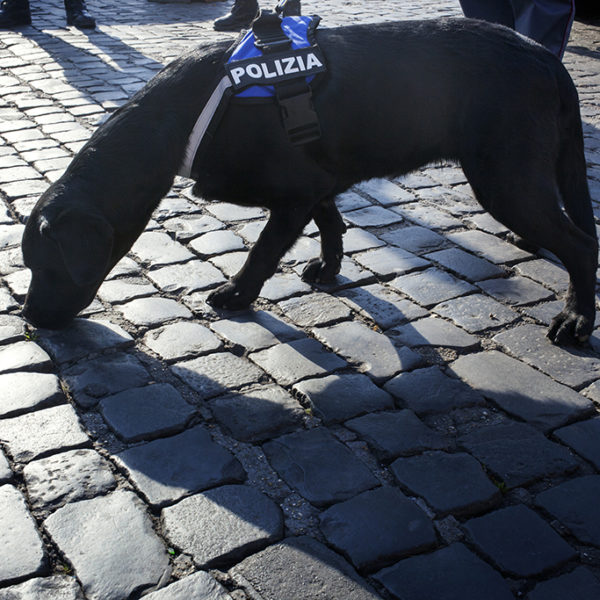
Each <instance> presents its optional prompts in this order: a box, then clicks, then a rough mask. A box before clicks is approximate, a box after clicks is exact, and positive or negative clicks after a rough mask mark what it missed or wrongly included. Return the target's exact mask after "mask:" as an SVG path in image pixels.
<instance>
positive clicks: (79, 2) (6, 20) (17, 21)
mask: <svg viewBox="0 0 600 600" xmlns="http://www.w3.org/2000/svg"><path fill="white" fill-rule="evenodd" d="M65 12H66V13H67V25H73V26H74V27H77V28H78V29H94V28H95V27H96V21H95V19H94V17H92V15H90V13H88V11H87V8H86V6H85V2H84V0H65ZM22 25H31V12H30V10H29V0H3V1H2V2H1V3H0V29H12V28H13V27H20V26H22Z"/></svg>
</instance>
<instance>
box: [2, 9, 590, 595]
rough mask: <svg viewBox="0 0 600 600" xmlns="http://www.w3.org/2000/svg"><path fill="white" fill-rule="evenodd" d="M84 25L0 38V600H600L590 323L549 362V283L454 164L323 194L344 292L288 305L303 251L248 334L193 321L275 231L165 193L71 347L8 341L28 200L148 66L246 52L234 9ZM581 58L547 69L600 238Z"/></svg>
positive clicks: (68, 340) (365, 16)
mask: <svg viewBox="0 0 600 600" xmlns="http://www.w3.org/2000/svg"><path fill="white" fill-rule="evenodd" d="M87 4H88V7H89V9H90V11H91V12H92V13H93V14H94V16H95V17H96V18H97V21H98V27H97V29H96V30H95V31H88V32H85V33H84V32H82V31H79V30H77V29H75V28H72V27H66V25H65V18H64V7H63V4H62V2H61V0H49V1H48V2H44V3H35V2H34V3H32V6H31V9H32V21H33V23H32V25H31V26H28V27H22V28H19V29H16V30H13V31H11V30H3V31H2V32H1V33H0V68H1V69H2V72H1V73H0V600H16V599H19V600H20V599H23V600H25V599H27V600H29V599H35V600H38V599H39V600H96V599H98V600H100V599H102V600H127V599H135V598H139V597H141V596H142V595H144V597H148V598H149V599H150V598H151V599H153V600H154V599H156V600H167V599H169V600H179V599H182V600H184V599H185V600H188V599H190V600H194V599H195V598H198V599H202V600H299V599H302V600H367V599H368V600H374V599H382V600H393V599H402V600H424V599H427V600H429V599H432V598H436V599H439V600H481V599H482V598H484V597H485V598H486V600H487V599H490V600H510V599H511V598H512V599H513V600H515V599H516V598H527V599H528V600H554V599H557V600H558V599H559V598H560V600H571V599H573V600H575V599H577V600H579V599H580V598H590V599H591V598H596V597H600V551H599V548H600V522H599V520H598V517H597V514H596V512H597V511H596V510H595V503H597V497H598V493H599V492H600V415H599V414H598V403H599V402H600V362H599V361H600V355H599V354H598V350H599V349H600V342H599V341H598V340H599V339H600V331H599V329H600V318H597V320H596V331H595V333H594V336H593V337H592V340H591V345H590V346H589V347H587V348H577V349H575V348H563V347H557V346H553V345H552V344H550V343H549V342H548V340H547V339H546V338H545V328H546V326H547V325H548V323H549V322H550V320H551V318H552V317H553V316H554V315H555V314H556V313H558V312H559V311H560V310H561V308H562V301H563V299H564V294H565V292H566V290H567V285H568V279H567V276H566V272H565V270H564V269H563V268H562V266H561V265H559V264H557V263H556V259H555V258H554V257H553V256H551V255H549V254H548V253H545V252H543V251H541V252H540V253H538V254H532V253H530V252H527V251H525V250H523V249H521V248H519V247H517V246H515V245H513V244H512V243H510V240H509V237H508V235H507V234H508V231H507V229H506V228H505V227H504V226H503V225H502V224H501V223H498V222H497V221H495V220H494V219H493V218H492V217H491V216H489V215H488V214H487V213H485V212H483V211H482V209H481V208H480V207H479V205H478V204H477V203H476V201H475V199H474V196H473V193H472V191H471V189H470V187H469V185H468V183H467V181H466V178H465V176H464V174H463V172H462V170H461V169H460V167H459V166H458V165H456V164H452V163H443V164H436V165H428V166H424V167H423V168H421V169H419V170H417V171H415V172H413V173H410V174H408V175H404V176H402V177H398V178H383V179H373V180H370V181H366V182H363V183H360V184H358V185H356V186H354V187H353V188H352V189H351V190H349V191H347V192H345V193H344V194H341V195H340V197H339V198H338V199H337V204H338V207H339V209H340V211H341V213H342V216H343V219H344V221H345V224H346V225H347V227H348V231H347V233H346V234H345V237H344V257H343V260H342V267H341V272H340V274H339V275H338V278H337V280H336V282H335V283H334V284H332V285H309V284H307V283H305V282H303V281H302V280H301V278H300V274H301V272H302V269H303V268H304V266H305V264H306V262H307V261H308V260H310V259H312V258H314V257H315V256H317V255H318V254H319V252H320V245H319V234H318V230H317V228H316V227H315V225H314V224H312V223H311V224H309V225H308V226H307V227H306V229H305V231H304V232H303V235H302V236H301V238H300V239H299V240H298V242H297V244H295V246H294V247H293V248H291V249H290V250H289V251H288V252H287V254H286V255H285V257H284V259H283V261H282V264H281V266H280V268H279V270H278V272H277V273H276V274H275V275H274V276H273V277H272V278H271V279H270V280H269V281H267V282H266V284H265V286H264V287H263V289H262V290H261V292H260V297H259V299H258V300H257V301H256V302H255V303H254V305H253V307H252V309H250V310H247V311H242V312H239V311H238V312H232V311H217V310H214V309H213V308H211V307H210V306H209V305H208V304H207V302H206V298H207V295H208V293H209V292H210V291H211V290H212V289H214V288H215V287H217V286H218V285H220V284H221V283H223V282H225V281H226V280H227V278H229V277H231V276H232V275H234V274H235V273H236V272H237V271H238V270H239V269H240V268H241V267H242V265H243V264H244V261H245V260H246V258H247V254H248V249H249V248H250V247H251V246H252V244H254V243H255V241H256V239H257V238H258V236H259V234H260V232H261V231H262V229H263V227H264V225H265V222H266V214H267V213H266V211H265V210H264V209H262V208H254V207H240V206H234V205H232V204H226V203H221V202H209V201H207V200H206V199H203V198H198V197H195V196H194V195H193V193H192V191H191V187H192V185H191V182H190V181H189V180H187V179H184V178H181V177H176V179H175V182H174V184H173V186H172V189H171V190H170V192H169V193H168V194H167V196H166V197H165V198H164V199H163V201H162V202H161V204H160V205H159V206H158V207H157V208H156V210H155V211H154V212H153V214H152V218H151V220H150V222H149V223H148V225H147V227H146V230H145V231H144V232H143V233H142V235H141V236H140V237H139V238H138V240H137V241H136V243H135V244H134V246H133V247H132V249H131V251H130V252H129V253H128V255H127V256H126V257H124V258H123V259H122V260H121V261H120V262H119V264H118V265H116V267H115V268H114V269H113V271H112V272H111V273H110V274H109V276H108V277H107V279H106V281H105V283H104V284H103V285H102V286H101V288H100V290H99V292H98V296H97V298H96V299H95V300H94V302H93V303H92V304H91V305H90V307H88V308H87V309H85V311H83V313H82V314H81V315H80V317H79V318H77V319H76V320H75V321H74V322H73V323H72V324H71V325H70V326H69V327H68V328H66V329H65V330H62V331H49V330H42V329H40V330H32V329H31V328H30V327H29V326H28V325H27V324H26V323H25V321H24V320H23V319H22V317H21V315H20V305H21V304H22V302H23V300H24V297H25V294H26V293H27V289H28V285H29V282H30V278H31V276H30V272H29V271H28V270H27V269H25V268H24V264H23V259H22V256H21V251H20V247H19V244H20V238H21V235H22V232H23V227H24V223H25V221H26V219H27V216H28V215H29V213H30V211H31V209H32V208H33V206H34V204H35V201H36V200H37V198H38V197H39V195H40V194H41V193H42V192H43V191H44V190H45V189H47V187H48V185H49V184H50V183H51V182H53V181H56V180H57V179H58V178H59V177H60V175H61V173H62V172H63V170H64V169H65V168H66V167H67V165H68V164H69V163H70V161H71V159H72V157H73V156H74V154H75V153H76V152H78V151H79V150H80V149H81V148H82V147H83V145H84V144H85V143H86V141H87V140H88V139H89V137H90V135H91V134H92V132H93V131H94V130H95V129H96V128H97V126H98V125H99V124H101V123H102V122H103V121H104V120H105V119H106V118H107V117H108V116H109V115H110V114H111V113H113V112H114V111H115V110H116V109H117V108H118V107H119V106H120V105H122V104H123V103H124V102H125V101H126V100H127V98H129V97H131V95H132V94H133V93H134V92H136V91H137V90H138V89H140V88H141V87H142V86H143V85H144V84H145V83H146V82H147V81H148V80H149V79H150V78H151V77H152V76H153V75H155V74H156V73H157V72H158V71H159V70H160V69H161V68H162V67H163V66H164V65H165V64H167V63H168V62H170V61H171V60H173V59H175V58H176V57H177V56H178V55H180V54H181V53H182V52H184V51H186V50H188V49H190V48H191V47H194V46H195V45H197V44H199V43H204V42H214V41H220V40H225V39H227V40H233V39H234V38H235V35H234V34H227V33H218V32H216V31H214V30H213V28H212V22H213V20H214V19H215V18H218V17H219V16H222V15H223V14H224V13H225V12H227V11H228V10H229V8H230V7H231V5H232V1H231V0H226V1H225V2H213V1H208V0H207V1H206V2H203V1H196V2H187V1H183V2H179V1H176V0H174V1H172V2H169V1H162V0H161V1H158V2H148V1H146V0H124V1H123V2H119V3H106V2H101V1H100V0H88V2H87ZM273 4H275V2H273ZM261 5H262V7H263V8H272V6H268V4H267V3H265V2H261ZM302 9H303V12H304V14H311V13H318V14H320V15H321V16H322V17H323V23H322V26H337V25H350V24H354V23H359V22H376V21H382V20H383V21H389V20H393V19H399V18H401V19H411V20H412V19H421V18H424V19H429V18H435V17H445V16H460V15H461V14H462V13H461V9H460V5H459V2H458V0H421V1H419V2H417V1H416V0H408V1H406V2H385V1H384V0H369V1H368V2H365V1H363V0H332V1H331V2H328V3H319V2H316V0H303V2H302ZM599 44H600V21H596V22H591V23H585V22H576V23H575V25H574V27H573V32H572V35H571V39H570V44H569V46H568V48H567V52H566V54H565V58H564V63H565V65H566V67H567V69H568V70H569V72H570V73H571V75H572V77H573V79H574V81H575V83H576V85H577V87H578V91H579V95H580V102H581V111H582V116H583V126H584V136H585V149H586V159H587V164H588V178H589V183H590V190H591V194H592V198H593V208H594V214H595V215H596V218H598V219H600V78H599V77H598V75H597V73H598V67H599V65H600V62H599V61H600V51H599ZM149 127H151V124H149ZM106 176H107V177H110V173H107V174H106ZM122 201H123V202H127V198H123V199H122Z"/></svg>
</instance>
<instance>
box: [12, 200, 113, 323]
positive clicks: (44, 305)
mask: <svg viewBox="0 0 600 600" xmlns="http://www.w3.org/2000/svg"><path fill="white" fill-rule="evenodd" d="M61 195H62V194H61V190H60V188H59V189H57V188H50V189H49V190H48V191H47V192H46V194H44V195H43V196H42V197H41V198H40V200H39V202H38V203H37V205H36V206H35V208H34V209H33V211H32V213H31V216H30V217H29V219H28V221H27V225H26V227H25V232H24V234H23V243H22V249H23V260H24V261H25V265H26V266H27V267H29V269H31V275H32V278H31V284H30V286H29V291H28V292H27V297H26V299H25V306H24V308H23V315H24V317H25V318H26V319H27V320H28V321H29V322H30V323H32V324H33V325H35V326H36V327H47V328H50V329H59V328H61V327H64V326H65V325H67V324H68V323H69V321H70V320H71V319H73V318H74V317H75V316H76V315H77V313H78V312H79V311H80V310H82V309H83V308H85V307H86V306H87V305H88V304H90V303H91V302H92V300H93V299H94V296H95V294H96V291H97V290H98V288H99V287H100V284H101V283H102V281H103V280H104V277H105V276H106V274H107V272H108V270H109V268H110V266H111V262H112V261H111V257H112V249H113V237H114V232H113V228H112V226H111V225H110V223H109V222H108V221H107V220H106V219H105V218H104V217H102V216H101V215H98V214H94V213H93V212H91V211H88V210H86V209H85V208H84V207H81V206H76V205H71V204H65V203H64V202H61V201H59V202H57V201H56V200H57V199H58V198H59V196H61ZM63 200H64V196H63Z"/></svg>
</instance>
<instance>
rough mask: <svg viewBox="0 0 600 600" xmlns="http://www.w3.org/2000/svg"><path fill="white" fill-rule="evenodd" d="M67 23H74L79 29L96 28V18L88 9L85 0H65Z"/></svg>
mask: <svg viewBox="0 0 600 600" xmlns="http://www.w3.org/2000/svg"><path fill="white" fill-rule="evenodd" d="M65 11H66V13H67V25H74V26H75V27H77V28H78V29H94V27H96V20H95V19H94V17H92V15H90V13H89V12H88V11H87V8H86V6H85V2H84V0H65Z"/></svg>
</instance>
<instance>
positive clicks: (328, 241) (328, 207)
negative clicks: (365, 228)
mask: <svg viewBox="0 0 600 600" xmlns="http://www.w3.org/2000/svg"><path fill="white" fill-rule="evenodd" d="M312 216H313V219H314V220H315V223H316V224H317V227H318V228H319V233H320V234H321V256H319V257H317V258H313V259H311V260H309V261H308V263H307V264H306V266H305V267H304V270H303V271H302V279H304V281H309V282H317V283H329V282H331V281H333V279H334V278H335V276H336V275H337V274H338V273H339V272H340V268H341V266H342V257H343V256H344V246H343V242H342V235H343V234H344V233H345V232H346V225H345V224H344V221H343V219H342V215H340V212H339V210H338V209H337V206H336V205H335V200H334V198H327V199H325V200H322V201H321V202H320V203H319V204H318V205H317V206H316V207H315V209H314V211H313V214H312Z"/></svg>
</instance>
